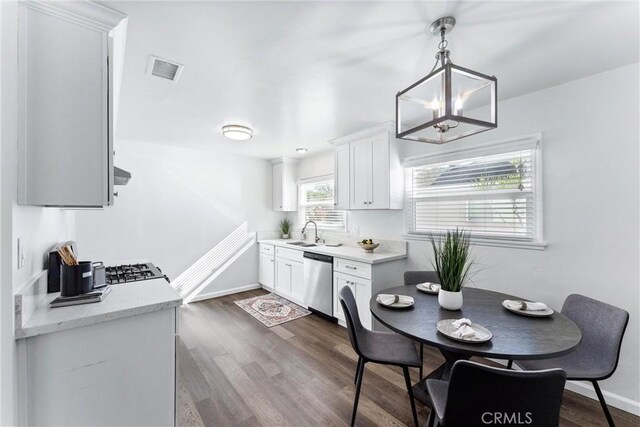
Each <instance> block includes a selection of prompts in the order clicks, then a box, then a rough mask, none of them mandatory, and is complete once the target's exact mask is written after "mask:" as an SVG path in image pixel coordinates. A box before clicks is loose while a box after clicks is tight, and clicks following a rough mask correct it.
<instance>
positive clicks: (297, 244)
mask: <svg viewBox="0 0 640 427" xmlns="http://www.w3.org/2000/svg"><path fill="white" fill-rule="evenodd" d="M287 245H294V246H300V247H302V248H310V247H311V246H318V245H316V244H315V243H307V242H287Z"/></svg>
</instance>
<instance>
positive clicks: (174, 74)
mask: <svg viewBox="0 0 640 427" xmlns="http://www.w3.org/2000/svg"><path fill="white" fill-rule="evenodd" d="M183 68H184V65H182V64H178V63H177V62H172V61H167V60H166V59H162V58H158V57H157V56H153V55H149V62H148V64H147V74H149V75H152V76H156V77H161V78H163V79H167V80H171V81H174V82H175V81H176V80H178V79H179V78H180V74H182V69H183Z"/></svg>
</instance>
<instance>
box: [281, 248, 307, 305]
mask: <svg viewBox="0 0 640 427" xmlns="http://www.w3.org/2000/svg"><path fill="white" fill-rule="evenodd" d="M275 291H276V292H277V293H278V294H279V295H281V296H283V297H285V298H287V299H289V300H291V301H293V302H295V303H297V304H300V305H305V303H304V267H303V264H302V263H301V262H297V261H292V260H289V259H286V258H276V280H275Z"/></svg>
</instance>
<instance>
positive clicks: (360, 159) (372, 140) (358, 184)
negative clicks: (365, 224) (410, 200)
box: [331, 124, 403, 210]
mask: <svg viewBox="0 0 640 427" xmlns="http://www.w3.org/2000/svg"><path fill="white" fill-rule="evenodd" d="M391 129H392V125H386V124H385V125H381V126H377V127H375V128H372V129H369V130H366V131H362V132H358V133H356V134H352V135H348V136H345V137H341V138H337V139H334V140H333V141H331V144H333V145H334V146H335V147H336V151H335V189H336V190H335V191H336V207H337V208H339V209H351V210H355V209H402V200H403V172H402V165H401V164H400V158H399V155H398V150H397V145H396V142H395V140H394V139H393V138H391Z"/></svg>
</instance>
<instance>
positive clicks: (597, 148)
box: [300, 64, 640, 412]
mask: <svg viewBox="0 0 640 427" xmlns="http://www.w3.org/2000/svg"><path fill="white" fill-rule="evenodd" d="M638 75H639V67H638V64H633V65H630V66H626V67H623V68H619V69H616V70H612V71H609V72H606V73H602V74H597V75H594V76H591V77H588V78H585V79H581V80H577V81H574V82H570V83H567V84H563V85H561V86H557V87H553V88H549V89H546V90H543V91H539V92H535V93H532V94H528V95H525V96H522V97H519V98H514V99H509V100H506V101H503V102H500V104H499V116H498V117H499V126H498V128H497V129H495V130H492V131H489V132H486V133H483V134H480V135H476V136H474V137H470V138H467V139H463V140H460V141H457V142H453V143H450V144H446V145H444V146H440V147H439V146H434V145H429V144H420V143H408V142H404V141H403V142H401V143H400V144H401V146H402V152H403V153H404V156H415V155H421V154H431V153H435V152H438V151H442V150H447V149H451V148H461V147H471V146H473V145H474V144H478V143H482V142H490V141H497V140H502V139H507V138H511V137H517V136H521V135H526V134H532V133H538V132H542V134H543V142H542V144H543V166H544V173H543V175H544V238H545V240H546V241H547V242H548V244H549V246H548V247H547V248H546V250H544V251H535V250H525V249H511V248H496V247H486V246H474V247H473V251H474V254H475V255H476V257H477V258H478V261H479V262H480V263H481V266H482V270H481V271H479V272H478V273H477V275H476V276H475V278H474V284H473V285H474V286H478V287H482V288H487V289H492V290H497V291H502V292H506V293H512V294H515V295H519V296H522V297H527V298H531V299H534V300H541V301H546V302H548V303H549V304H550V305H551V306H552V307H554V308H555V309H559V308H560V307H561V306H562V302H563V301H564V299H565V298H566V296H567V295H569V294H571V293H581V294H584V295H587V296H590V297H592V298H596V299H599V300H602V301H606V302H608V303H610V304H613V305H616V306H618V307H621V308H624V309H625V310H627V311H628V312H629V313H630V314H631V320H630V322H629V327H628V329H627V333H626V336H625V340H624V344H623V348H622V356H621V360H620V365H619V367H618V371H617V373H616V374H615V375H614V377H613V378H611V379H609V380H606V381H604V382H603V383H602V386H603V388H604V389H605V390H607V391H608V392H610V393H613V394H615V395H617V396H611V395H609V396H608V398H609V400H611V403H612V404H615V405H617V406H620V407H623V408H624V409H627V410H630V411H635V412H638V410H639V409H640V408H639V407H638V401H640V382H639V371H638V360H640V348H639V347H640V343H639V341H638V337H639V335H640V331H639V330H638V324H639V322H638V319H639V317H640V310H639V301H640V294H639V285H640V278H639V271H638V268H639V265H638V260H639V256H640V252H639V249H638V235H639V233H640V229H639V222H640V218H639V202H640V201H639V192H640V187H639V180H640V176H639V165H638V159H639V125H640V124H639V116H640V111H639V90H640V88H639V85H638ZM337 136H339V135H336V137H337ZM300 170H301V171H303V172H302V174H303V175H304V171H313V174H316V175H320V174H327V173H332V172H333V161H332V156H331V153H330V152H328V153H321V154H319V155H317V156H313V157H309V158H306V159H304V160H302V161H301V162H300ZM349 228H350V229H353V228H357V229H359V231H360V235H361V236H364V235H367V236H374V237H396V238H398V237H401V235H402V233H403V217H402V213H401V212H397V211H378V212H357V211H356V212H350V214H349ZM394 233H395V236H389V234H394ZM429 255H430V250H429V247H428V245H427V244H426V242H424V241H410V244H409V268H429V267H430V263H429V261H428V258H427V257H428V256H429Z"/></svg>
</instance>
